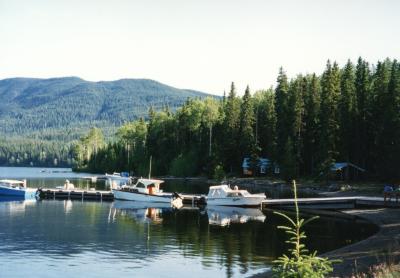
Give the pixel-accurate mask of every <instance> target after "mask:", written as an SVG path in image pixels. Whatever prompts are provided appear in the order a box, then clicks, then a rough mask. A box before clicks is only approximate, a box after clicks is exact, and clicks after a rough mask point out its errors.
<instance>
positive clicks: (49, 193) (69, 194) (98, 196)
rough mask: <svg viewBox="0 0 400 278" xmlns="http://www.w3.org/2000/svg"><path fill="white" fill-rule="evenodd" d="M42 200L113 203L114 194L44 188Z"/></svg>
mask: <svg viewBox="0 0 400 278" xmlns="http://www.w3.org/2000/svg"><path fill="white" fill-rule="evenodd" d="M40 198H43V199H61V200H65V199H69V200H82V201H83V200H93V201H113V200H114V194H112V192H111V191H102V190H94V191H91V190H80V189H76V190H65V189H55V188H44V189H41V191H40Z"/></svg>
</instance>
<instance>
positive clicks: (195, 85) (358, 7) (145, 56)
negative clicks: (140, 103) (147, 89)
mask: <svg viewBox="0 0 400 278" xmlns="http://www.w3.org/2000/svg"><path fill="white" fill-rule="evenodd" d="M399 14H400V1H396V0H392V1H390V0H376V1H368V0H364V1H362V0H359V1H351V0H341V1H339V0H332V1H324V0H315V1H311V0H310V1H294V0H293V1H282V0H281V1H268V0H198V1H192V0H158V1H155V0H154V1H153V0H130V1H128V0H107V1H106V0H0V79H3V78H8V77H16V76H24V77H56V76H71V75H73V76H79V77H82V78H84V79H87V80H91V81H98V80H115V79H120V78H150V79H155V80H158V81H161V82H163V83H166V84H169V85H172V86H175V87H178V88H190V89H197V90H202V91H206V92H210V93H215V94H222V93H223V91H224V90H227V91H228V90H229V86H230V82H231V81H234V82H235V83H236V84H237V86H238V89H239V91H240V93H241V94H242V91H243V89H244V87H245V86H246V85H247V84H249V85H250V88H251V89H252V91H254V90H257V89H261V88H268V87H269V86H271V85H274V84H275V80H276V77H277V73H278V69H279V67H280V66H283V67H284V69H285V70H286V71H287V73H288V75H289V76H291V77H294V76H295V75H296V74H297V73H308V72H317V73H321V72H322V71H323V69H324V66H325V63H326V60H327V59H331V60H336V61H338V62H339V64H340V65H343V64H344V63H345V61H346V60H347V59H348V58H351V59H352V60H353V61H355V60H356V59H357V57H358V56H362V57H364V58H365V59H367V60H369V61H370V62H372V63H376V61H377V60H382V59H384V58H386V57H390V58H398V55H399V51H400V36H399V28H400V16H399Z"/></svg>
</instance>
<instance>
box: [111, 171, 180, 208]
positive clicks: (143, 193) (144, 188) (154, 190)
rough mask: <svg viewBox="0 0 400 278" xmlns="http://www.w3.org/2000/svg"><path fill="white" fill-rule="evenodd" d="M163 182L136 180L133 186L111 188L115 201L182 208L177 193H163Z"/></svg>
mask: <svg viewBox="0 0 400 278" xmlns="http://www.w3.org/2000/svg"><path fill="white" fill-rule="evenodd" d="M163 182H164V181H163V180H155V179H143V178H141V179H138V181H137V182H136V183H135V184H134V185H122V186H120V187H118V188H113V189H112V192H113V194H114V198H115V199H116V200H127V201H138V202H153V203H171V204H173V205H174V206H175V207H181V206H182V198H181V197H180V196H179V194H177V193H171V192H163V191H162V190H161V189H160V184H161V183H163Z"/></svg>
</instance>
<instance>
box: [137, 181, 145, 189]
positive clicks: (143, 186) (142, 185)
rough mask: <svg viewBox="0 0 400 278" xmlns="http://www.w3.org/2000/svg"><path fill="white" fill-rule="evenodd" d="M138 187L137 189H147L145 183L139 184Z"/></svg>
mask: <svg viewBox="0 0 400 278" xmlns="http://www.w3.org/2000/svg"><path fill="white" fill-rule="evenodd" d="M136 187H137V188H146V186H145V185H144V184H143V183H141V182H138V183H137V185H136Z"/></svg>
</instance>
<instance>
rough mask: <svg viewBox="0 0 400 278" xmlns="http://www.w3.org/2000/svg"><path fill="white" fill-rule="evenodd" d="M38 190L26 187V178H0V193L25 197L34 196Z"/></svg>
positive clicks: (31, 197) (30, 197)
mask: <svg viewBox="0 0 400 278" xmlns="http://www.w3.org/2000/svg"><path fill="white" fill-rule="evenodd" d="M37 192H38V190H37V189H34V188H27V187H26V180H23V181H20V180H0V195H1V196H15V197H19V198H25V199H33V198H35V197H36V194H37Z"/></svg>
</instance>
